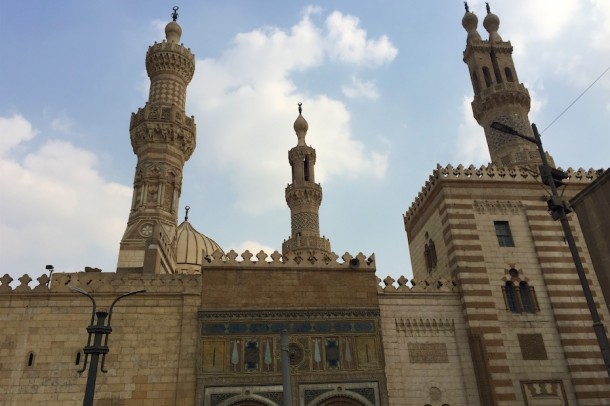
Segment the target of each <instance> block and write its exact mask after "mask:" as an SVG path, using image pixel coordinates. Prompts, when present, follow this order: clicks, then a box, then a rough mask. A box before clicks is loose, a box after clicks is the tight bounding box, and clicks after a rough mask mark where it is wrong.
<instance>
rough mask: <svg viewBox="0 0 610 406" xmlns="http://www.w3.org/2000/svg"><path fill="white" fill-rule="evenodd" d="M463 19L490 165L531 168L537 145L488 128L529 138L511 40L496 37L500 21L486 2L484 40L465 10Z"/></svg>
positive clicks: (472, 16) (477, 110) (526, 103)
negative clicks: (506, 128)
mask: <svg viewBox="0 0 610 406" xmlns="http://www.w3.org/2000/svg"><path fill="white" fill-rule="evenodd" d="M465 6H466V14H465V15H464V18H463V19H462V26H463V27H464V29H465V30H466V32H467V33H468V36H467V39H466V49H465V50H464V62H465V63H466V64H467V65H468V70H469V73H470V79H471V81H472V87H473V89H474V101H473V102H472V111H473V113H474V118H475V119H476V120H477V121H478V123H479V124H480V125H481V126H482V127H483V128H484V129H485V137H486V138H487V145H488V147H489V153H490V155H491V162H492V163H493V164H495V165H498V166H500V165H501V166H515V165H530V166H536V167H537V165H538V164H539V163H540V155H539V154H538V152H537V150H536V145H534V144H532V143H530V142H527V141H525V140H523V139H521V138H518V137H515V136H511V135H507V134H505V133H502V132H500V131H498V130H496V129H493V128H491V123H493V122H494V121H498V122H500V123H502V124H505V125H508V126H509V127H512V128H513V129H515V130H517V131H518V132H520V133H521V134H525V135H530V136H533V134H532V129H531V126H530V122H529V119H528V113H529V111H530V95H529V92H528V91H527V89H526V87H525V86H524V85H523V84H522V83H519V80H518V78H517V70H516V69H515V65H514V63H513V57H512V53H513V47H512V45H511V43H510V41H503V40H502V38H501V37H500V34H498V28H499V26H500V19H499V18H498V16H497V15H495V14H493V13H492V12H491V10H490V8H489V4H488V3H487V5H486V6H487V15H486V16H485V19H484V20H483V26H484V27H485V29H486V30H487V32H488V33H489V39H488V40H487V41H484V40H482V39H481V36H480V35H479V33H478V32H477V24H478V19H477V16H476V15H475V14H474V13H472V12H470V11H469V10H468V4H465Z"/></svg>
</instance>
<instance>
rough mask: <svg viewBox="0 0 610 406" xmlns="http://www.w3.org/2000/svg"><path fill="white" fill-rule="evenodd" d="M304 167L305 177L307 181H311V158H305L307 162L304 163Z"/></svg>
mask: <svg viewBox="0 0 610 406" xmlns="http://www.w3.org/2000/svg"><path fill="white" fill-rule="evenodd" d="M303 163H304V165H303V172H304V175H305V181H306V182H307V181H309V158H308V157H305V160H304V161H303Z"/></svg>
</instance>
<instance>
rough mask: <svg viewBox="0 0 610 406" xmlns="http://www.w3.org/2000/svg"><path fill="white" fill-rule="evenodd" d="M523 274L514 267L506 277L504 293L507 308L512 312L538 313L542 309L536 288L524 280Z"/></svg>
mask: <svg viewBox="0 0 610 406" xmlns="http://www.w3.org/2000/svg"><path fill="white" fill-rule="evenodd" d="M522 276H523V275H522V274H521V272H520V271H517V270H516V269H514V268H511V269H510V270H509V271H508V275H507V276H506V277H505V278H504V281H505V283H504V286H503V287H502V293H503V294H504V302H505V304H506V309H507V310H510V311H511V312H512V313H532V314H533V313H536V312H538V311H539V310H540V307H538V301H537V300H536V292H535V291H534V288H533V287H531V286H529V284H528V283H527V282H526V281H524V280H522V279H521V278H522Z"/></svg>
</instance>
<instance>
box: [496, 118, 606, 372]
mask: <svg viewBox="0 0 610 406" xmlns="http://www.w3.org/2000/svg"><path fill="white" fill-rule="evenodd" d="M491 128H493V129H495V130H498V131H501V132H503V133H506V134H511V135H514V136H517V137H519V138H523V139H524V140H526V141H529V142H531V143H534V144H536V147H537V149H538V153H539V154H540V159H541V160H542V165H541V166H540V176H541V178H542V181H543V182H544V183H545V184H546V185H548V186H549V187H550V188H551V198H550V199H549V200H548V201H547V204H548V207H549V211H550V212H551V216H552V217H553V220H559V221H560V223H561V227H562V228H563V234H564V235H565V239H566V241H567V243H568V246H569V247H570V252H571V253H572V259H573V260H574V265H575V266H576V273H577V274H578V279H580V284H581V285H582V290H583V292H584V295H585V299H586V300H587V305H588V307H589V312H591V319H592V320H593V330H594V331H595V335H596V337H597V342H598V344H599V348H600V350H601V352H602V357H603V359H604V364H605V365H606V372H607V373H608V376H610V344H609V343H608V337H606V330H605V328H604V325H603V324H602V322H601V320H600V318H599V314H598V313H597V307H596V306H595V302H594V301H593V295H592V294H591V288H590V287H589V282H588V281H587V277H586V275H585V270H584V268H583V267H582V262H581V260H580V255H578V249H577V248H576V243H575V242H574V236H573V235H572V230H571V229H570V223H569V222H568V217H567V216H566V214H567V213H570V212H571V210H570V209H569V207H568V205H567V203H565V202H563V201H562V200H561V197H560V196H559V194H558V193H557V186H561V185H563V183H562V180H563V179H565V178H566V177H567V175H566V174H565V173H563V172H561V171H559V170H557V169H555V168H551V167H550V166H549V163H548V161H547V159H546V154H545V153H544V148H543V147H542V140H541V138H540V134H539V133H538V128H536V124H532V130H533V131H534V136H533V137H530V136H528V135H523V134H521V133H519V132H517V131H516V130H515V129H513V128H511V127H509V126H507V125H505V124H502V123H499V122H497V121H494V122H493V123H491Z"/></svg>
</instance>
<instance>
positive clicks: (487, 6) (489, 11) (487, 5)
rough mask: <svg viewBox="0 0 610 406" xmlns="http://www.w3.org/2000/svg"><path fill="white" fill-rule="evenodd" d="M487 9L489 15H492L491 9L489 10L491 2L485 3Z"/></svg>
mask: <svg viewBox="0 0 610 406" xmlns="http://www.w3.org/2000/svg"><path fill="white" fill-rule="evenodd" d="M485 8H486V9H487V14H489V13H491V9H490V8H489V2H485Z"/></svg>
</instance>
